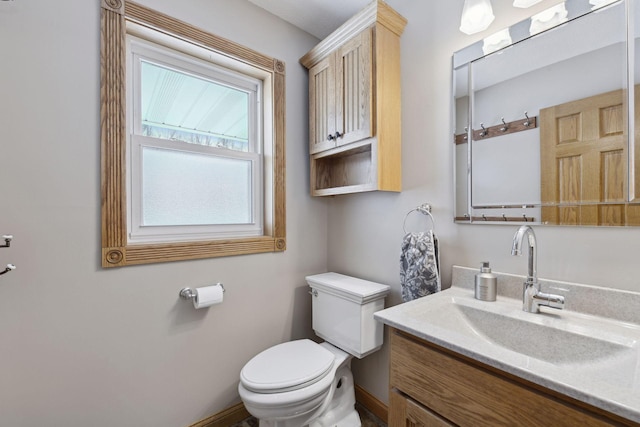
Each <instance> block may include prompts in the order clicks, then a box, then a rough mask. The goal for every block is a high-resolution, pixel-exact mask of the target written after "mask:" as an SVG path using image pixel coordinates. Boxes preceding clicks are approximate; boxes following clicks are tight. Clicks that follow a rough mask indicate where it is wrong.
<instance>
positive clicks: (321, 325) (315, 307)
mask: <svg viewBox="0 0 640 427" xmlns="http://www.w3.org/2000/svg"><path fill="white" fill-rule="evenodd" d="M306 280H307V283H308V284H309V286H310V287H311V294H312V297H311V300H312V305H311V308H312V325H313V330H314V331H315V333H316V335H318V336H319V337H320V338H322V339H324V340H325V341H327V342H329V343H331V344H333V345H334V346H336V347H338V348H340V349H342V350H344V351H346V352H347V353H350V354H352V355H354V356H356V357H358V358H362V357H364V356H366V355H368V354H369V353H372V352H374V351H376V350H378V349H379V348H380V347H381V346H382V340H383V331H384V326H383V324H382V323H380V322H378V321H377V320H375V319H374V318H373V313H375V312H376V311H379V310H382V309H383V308H384V297H385V296H386V295H387V294H388V293H389V290H390V289H391V288H390V287H389V286H387V285H382V284H380V283H375V282H370V281H368V280H362V279H358V278H355V277H350V276H345V275H342V274H338V273H323V274H316V275H313V276H307V277H306Z"/></svg>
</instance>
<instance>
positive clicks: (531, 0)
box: [513, 0, 542, 9]
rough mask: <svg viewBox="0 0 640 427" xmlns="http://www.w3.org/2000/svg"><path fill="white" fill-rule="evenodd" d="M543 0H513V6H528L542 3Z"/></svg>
mask: <svg viewBox="0 0 640 427" xmlns="http://www.w3.org/2000/svg"><path fill="white" fill-rule="evenodd" d="M541 1H542V0H513V7H521V8H523V9H524V8H527V7H531V6H533V5H534V4H536V3H540V2H541Z"/></svg>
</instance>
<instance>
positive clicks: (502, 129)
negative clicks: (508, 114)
mask: <svg viewBox="0 0 640 427" xmlns="http://www.w3.org/2000/svg"><path fill="white" fill-rule="evenodd" d="M500 120H502V124H503V125H504V126H502V127H501V128H500V132H506V131H507V129H509V125H508V124H507V123H506V122H505V121H504V117H502V118H501V119H500Z"/></svg>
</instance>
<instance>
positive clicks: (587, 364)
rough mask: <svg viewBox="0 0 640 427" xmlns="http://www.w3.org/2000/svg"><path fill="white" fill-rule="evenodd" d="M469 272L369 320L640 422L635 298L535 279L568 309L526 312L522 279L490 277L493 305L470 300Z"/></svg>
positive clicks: (639, 298)
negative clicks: (448, 285)
mask: <svg viewBox="0 0 640 427" xmlns="http://www.w3.org/2000/svg"><path fill="white" fill-rule="evenodd" d="M476 272H477V270H476V269H468V268H464V267H454V271H453V273H454V274H453V286H452V287H451V288H449V289H447V290H444V291H442V292H439V293H437V294H433V295H429V296H426V297H423V298H419V299H417V300H414V301H410V302H407V303H404V304H400V305H396V306H394V307H391V308H388V309H385V310H382V311H379V312H377V313H375V315H374V316H375V318H376V319H377V320H379V321H381V322H383V323H384V324H386V325H389V326H391V327H394V328H396V329H399V330H401V331H404V332H407V333H409V334H412V335H414V336H417V337H419V338H422V339H424V340H426V341H429V342H432V343H434V344H436V345H439V346H441V347H444V348H447V349H449V350H452V351H454V352H457V353H459V354H461V355H464V356H467V357H470V358H472V359H474V360H477V361H478V362H481V363H484V364H486V365H489V366H492V367H494V368H497V369H500V370H502V371H504V372H507V373H509V374H513V375H515V376H518V377H520V378H523V379H525V380H527V381H530V382H532V383H535V384H538V385H540V386H543V387H546V388H548V389H550V390H554V391H557V392H559V393H562V394H564V395H567V396H569V397H572V398H574V399H576V400H579V401H582V402H585V403H587V404H590V405H593V406H595V407H597V408H601V409H603V410H606V411H608V412H611V413H613V414H617V415H619V416H622V417H624V418H627V419H629V420H633V421H635V422H640V320H639V319H638V316H639V314H638V313H639V312H640V310H639V309H638V307H640V293H635V292H628V291H617V290H611V289H606V288H599V287H592V286H585V285H579V284H573V283H567V282H554V281H549V280H543V279H541V280H540V283H541V287H542V290H543V291H545V292H553V293H559V294H562V295H564V296H565V298H566V300H567V303H566V305H565V309H564V310H554V309H551V308H546V307H542V308H541V313H537V314H533V313H526V312H524V311H522V309H521V307H522V301H521V300H520V299H518V298H517V296H518V294H519V293H520V292H522V281H523V280H524V277H522V276H515V275H507V274H500V273H497V274H498V299H497V301H495V302H486V301H479V300H476V299H475V298H474V292H473V276H474V274H475V273H476ZM501 322H505V324H504V327H502V326H503V325H502V324H501ZM539 340H540V341H545V342H544V343H542V344H544V345H540V342H539ZM547 341H548V343H549V344H548V345H547V344H546V343H547ZM554 346H557V347H556V348H557V349H558V350H556V349H554V348H552V347H554ZM545 347H547V348H545Z"/></svg>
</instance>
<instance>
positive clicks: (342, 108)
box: [336, 28, 373, 145]
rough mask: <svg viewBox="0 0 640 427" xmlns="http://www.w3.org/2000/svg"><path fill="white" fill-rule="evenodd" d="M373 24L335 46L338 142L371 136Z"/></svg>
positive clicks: (344, 143) (347, 142) (345, 142)
mask: <svg viewBox="0 0 640 427" xmlns="http://www.w3.org/2000/svg"><path fill="white" fill-rule="evenodd" d="M372 31H373V29H372V28H368V29H366V30H364V31H362V32H361V33H360V34H358V35H357V36H355V37H353V38H352V39H350V40H349V41H348V42H346V43H345V44H344V45H342V46H341V47H340V49H338V52H337V58H336V61H337V64H336V65H337V68H336V94H337V99H336V130H337V131H338V132H339V133H340V137H339V138H338V139H337V145H346V144H350V143H352V142H356V141H360V140H362V139H365V138H370V137H371V136H373V126H372V118H371V117H372V108H371V104H372V94H373V91H372V71H373V59H372V52H373V50H372Z"/></svg>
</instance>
